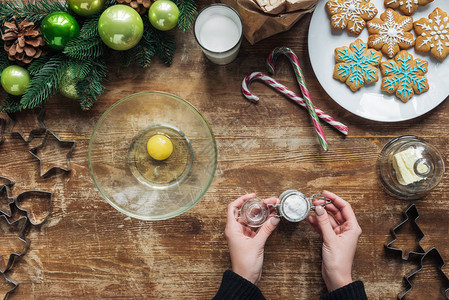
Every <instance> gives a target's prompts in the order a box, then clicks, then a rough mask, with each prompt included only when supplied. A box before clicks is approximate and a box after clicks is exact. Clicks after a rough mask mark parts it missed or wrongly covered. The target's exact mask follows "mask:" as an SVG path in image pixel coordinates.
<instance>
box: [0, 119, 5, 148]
mask: <svg viewBox="0 0 449 300" xmlns="http://www.w3.org/2000/svg"><path fill="white" fill-rule="evenodd" d="M5 128H6V121H5V119H2V118H0V145H1V144H3V142H4V141H5Z"/></svg>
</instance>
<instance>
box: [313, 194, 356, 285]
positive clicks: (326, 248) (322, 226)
mask: <svg viewBox="0 0 449 300" xmlns="http://www.w3.org/2000/svg"><path fill="white" fill-rule="evenodd" d="M323 195H324V196H326V197H328V198H329V199H331V200H332V204H328V205H326V207H325V208H323V207H322V206H317V207H316V208H315V213H316V216H309V218H308V220H309V222H310V224H312V226H313V227H314V228H315V230H316V231H317V232H318V233H319V234H320V235H321V237H322V238H323V249H322V255H323V262H322V265H321V272H322V275H323V279H324V282H325V283H326V287H327V289H328V291H329V292H331V291H333V290H336V289H338V288H341V287H343V286H345V285H347V284H349V283H351V282H352V275H351V271H352V262H353V260H354V255H355V251H356V248H357V243H358V240H359V237H360V235H361V234H362V229H361V228H360V226H359V224H358V223H357V219H356V217H355V214H354V211H353V210H352V208H351V205H350V204H349V203H348V202H346V201H345V200H343V199H342V198H340V197H338V196H337V195H335V194H333V193H331V192H328V191H323ZM328 212H330V213H331V214H332V215H330V214H328Z"/></svg>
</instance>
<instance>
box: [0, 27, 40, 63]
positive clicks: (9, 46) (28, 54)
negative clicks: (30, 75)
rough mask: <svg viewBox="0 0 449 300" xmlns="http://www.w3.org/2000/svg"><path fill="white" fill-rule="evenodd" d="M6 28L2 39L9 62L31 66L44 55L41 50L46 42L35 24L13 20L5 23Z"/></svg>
mask: <svg viewBox="0 0 449 300" xmlns="http://www.w3.org/2000/svg"><path fill="white" fill-rule="evenodd" d="M4 27H5V29H4V33H3V35H2V39H3V41H5V44H4V49H5V51H6V52H7V53H8V58H9V60H11V61H18V62H22V63H23V64H29V63H31V62H32V61H33V59H36V58H39V57H40V56H41V55H42V49H41V48H42V47H43V46H44V45H45V42H44V40H43V38H42V35H41V32H40V30H39V29H38V28H36V26H35V25H34V23H33V22H28V21H27V20H23V21H22V22H20V23H17V21H16V20H13V21H12V22H5V25H4Z"/></svg>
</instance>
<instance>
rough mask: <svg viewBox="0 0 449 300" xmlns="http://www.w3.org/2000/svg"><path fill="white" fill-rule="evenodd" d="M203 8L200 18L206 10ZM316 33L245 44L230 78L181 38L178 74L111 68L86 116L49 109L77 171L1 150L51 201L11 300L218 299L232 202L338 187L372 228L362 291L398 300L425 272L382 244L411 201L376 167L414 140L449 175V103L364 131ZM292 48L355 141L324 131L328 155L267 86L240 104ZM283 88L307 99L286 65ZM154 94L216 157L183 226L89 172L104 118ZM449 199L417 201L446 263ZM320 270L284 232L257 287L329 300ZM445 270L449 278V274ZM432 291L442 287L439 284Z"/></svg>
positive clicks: (23, 148)
mask: <svg viewBox="0 0 449 300" xmlns="http://www.w3.org/2000/svg"><path fill="white" fill-rule="evenodd" d="M198 3H199V7H200V8H202V7H204V6H205V5H206V4H207V1H199V2H198ZM309 22H310V15H308V16H306V17H304V18H303V19H302V20H301V21H299V22H298V23H297V24H296V25H295V26H294V27H293V28H292V29H291V30H290V31H289V32H286V33H281V34H278V35H276V36H274V37H272V38H269V39H266V40H264V41H261V42H259V43H258V44H256V45H255V46H251V45H250V44H248V43H247V42H246V41H244V42H243V44H242V48H241V51H240V54H239V57H238V59H237V60H236V61H235V62H233V63H231V64H229V65H226V66H216V65H214V64H212V63H210V62H209V61H207V59H206V58H205V57H204V56H203V54H202V52H201V49H200V47H199V46H198V45H197V44H196V42H195V39H194V37H193V34H192V32H188V33H186V34H181V33H177V34H176V35H177V42H178V48H177V50H176V55H175V60H174V62H173V65H172V66H171V67H167V66H165V65H163V64H162V63H161V62H159V61H157V60H155V61H154V63H153V65H152V66H151V67H150V68H148V69H145V70H142V69H140V68H138V67H129V68H124V67H122V66H120V64H119V63H117V60H116V58H114V57H111V58H110V61H109V78H108V79H109V81H108V82H107V83H106V87H107V90H106V91H105V93H104V94H103V96H102V97H101V99H100V100H99V101H98V103H96V104H95V106H94V107H93V108H92V110H91V111H88V112H83V111H81V110H80V108H79V105H78V103H76V102H74V101H72V100H69V99H66V98H63V97H61V96H55V97H53V98H52V99H51V100H50V101H49V102H48V104H47V115H46V118H45V124H46V126H47V128H49V129H51V130H53V131H55V132H56V133H57V134H58V135H59V137H60V138H62V139H65V140H75V141H76V143H77V144H76V148H75V150H74V152H73V153H72V157H71V165H72V171H71V172H70V173H64V172H56V173H54V174H52V175H51V176H49V177H47V178H45V179H43V178H41V177H40V176H39V174H38V170H39V168H38V167H39V166H38V162H37V161H36V160H35V159H34V158H33V157H32V156H31V155H30V154H29V153H28V149H29V148H30V145H27V144H26V143H24V142H23V141H21V140H20V138H18V137H17V136H11V135H7V136H6V140H5V143H4V144H3V145H1V146H0V175H2V176H7V177H10V178H13V179H14V180H15V181H16V185H15V186H14V189H13V194H14V196H17V195H18V194H19V193H21V192H22V191H25V190H29V189H43V190H49V191H52V192H53V193H54V203H53V210H52V214H51V217H50V219H49V221H48V222H47V223H46V224H45V225H43V226H41V227H40V228H37V229H36V228H33V229H32V230H31V232H30V234H29V235H28V238H29V239H30V240H31V247H30V249H29V250H28V252H27V254H26V255H25V256H24V257H22V258H21V259H20V260H19V262H18V263H17V264H16V265H15V266H14V268H13V271H12V272H11V273H10V275H11V277H13V278H14V279H15V280H17V281H19V282H20V286H19V287H18V289H17V290H16V292H15V293H14V294H13V295H12V296H11V298H10V299H100V298H103V299H210V298H211V297H213V295H214V294H215V292H216V291H217V289H218V287H219V284H220V281H221V276H222V272H223V271H225V270H226V269H228V268H229V267H230V260H229V253H228V249H227V244H226V241H225V239H224V235H223V231H224V228H225V216H226V206H227V204H228V203H229V202H230V201H232V200H234V199H235V198H237V197H238V196H240V195H242V194H245V193H248V192H257V194H258V196H260V197H263V198H267V197H270V196H277V195H279V194H280V193H281V192H282V191H284V190H286V189H289V188H295V189H298V190H300V191H302V192H303V193H305V194H308V195H310V194H313V193H317V192H320V191H321V190H323V189H327V190H330V191H333V192H335V193H337V194H339V195H341V196H342V197H343V198H345V199H346V200H348V201H349V202H350V203H351V204H352V206H353V208H354V210H355V212H356V215H357V218H358V221H359V223H360V225H361V227H362V229H363V235H362V237H361V239H360V243H359V247H358V250H357V255H356V259H355V262H354V268H353V270H354V271H353V273H354V274H353V277H354V279H360V280H363V281H364V283H365V286H366V291H367V294H368V297H369V298H370V299H395V298H396V295H397V294H398V293H399V292H400V291H401V290H402V288H403V281H402V277H403V276H404V275H405V274H406V273H408V272H409V271H410V270H412V269H413V268H414V267H416V264H415V263H412V262H404V261H401V260H400V259H398V258H397V257H392V256H391V255H388V254H387V253H385V250H384V246H383V244H384V243H385V242H387V241H389V240H390V234H389V229H390V228H391V227H392V226H394V225H395V224H397V223H398V222H399V221H400V220H401V218H402V216H401V213H402V211H403V210H404V209H405V208H406V207H407V206H408V204H409V203H410V202H408V201H402V200H397V199H395V198H392V197H390V196H389V195H387V194H386V193H385V192H384V191H383V189H382V187H381V186H380V183H379V180H378V176H377V173H376V168H375V163H376V159H377V157H378V154H379V152H380V150H381V149H382V147H383V145H384V144H385V143H387V142H388V141H389V140H390V139H391V138H393V137H396V136H400V135H404V134H414V135H418V136H420V137H423V138H425V139H426V140H427V141H429V142H430V143H432V144H433V145H434V146H436V147H437V148H438V149H439V150H440V151H441V153H442V155H443V157H444V158H445V162H446V163H447V162H448V161H447V157H448V155H449V147H448V144H449V135H448V127H449V115H448V113H447V111H448V109H449V104H448V102H447V101H445V102H443V103H442V104H441V105H439V106H438V107H437V108H436V109H434V110H433V111H431V112H429V113H427V114H426V115H424V116H422V117H419V118H417V119H415V120H410V121H405V122H400V123H379V122H372V121H367V120H365V119H362V118H359V117H357V116H355V115H353V114H351V113H349V112H347V111H345V110H344V109H343V108H341V107H340V106H338V105H337V104H336V103H335V102H334V101H333V100H332V99H330V98H329V96H327V94H326V93H325V92H324V90H323V88H322V87H321V86H320V84H319V82H318V81H317V79H316V78H315V76H314V73H313V70H312V67H311V65H310V61H309V58H308V49H307V33H308V25H309ZM281 45H284V46H288V47H290V48H292V49H293V50H294V51H295V52H296V54H297V55H298V57H299V61H300V62H301V64H302V67H303V69H304V73H305V76H306V81H307V84H308V86H309V88H310V91H311V96H312V99H313V101H314V104H315V105H316V106H317V107H320V108H321V109H322V110H323V111H325V112H327V113H328V114H330V115H332V116H334V117H335V118H336V119H338V120H340V121H341V122H343V123H345V124H347V125H349V135H348V136H347V137H343V136H342V135H341V134H340V133H338V132H337V131H336V130H334V129H333V128H331V127H330V126H328V125H323V129H324V131H325V134H326V137H327V139H328V142H329V148H330V150H329V152H328V153H324V152H322V151H321V150H320V146H319V143H318V140H317V138H316V136H315V133H314V130H313V127H312V125H311V122H310V120H309V118H308V116H307V114H306V111H305V110H304V109H302V108H299V107H298V106H296V105H295V104H294V103H291V102H289V101H287V100H286V99H285V98H284V97H283V96H281V95H279V94H277V93H276V92H275V91H273V90H272V89H270V88H268V87H266V86H264V85H263V84H261V83H254V84H253V85H252V90H253V91H254V93H256V94H257V95H258V96H259V97H260V98H261V101H260V103H259V104H257V105H254V104H252V103H249V102H247V101H246V100H244V98H243V97H242V95H241V93H240V84H241V80H242V79H243V77H244V76H245V75H247V74H249V73H250V72H253V71H265V66H264V62H265V57H266V55H267V54H268V53H269V51H271V50H272V49H273V48H274V47H276V46H281ZM275 78H276V79H277V80H279V81H280V82H281V83H283V84H285V85H287V86H288V87H290V88H292V89H293V90H295V91H298V88H297V85H296V83H295V79H294V75H293V71H292V70H291V67H290V65H289V63H288V61H287V60H286V59H280V60H279V62H278V66H277V73H276V75H275ZM148 90H159V91H166V92H169V93H173V94H176V95H179V96H180V97H182V98H184V99H187V100H188V101H190V102H191V103H193V105H195V106H196V107H197V108H198V109H199V110H200V111H201V112H202V113H203V114H204V116H205V117H206V119H207V120H208V121H209V122H210V124H211V126H212V128H213V131H214V133H215V136H216V141H217V146H218V167H217V172H216V175H215V178H214V181H213V183H212V185H211V187H210V188H209V191H208V192H207V193H206V195H205V196H204V197H203V199H202V200H201V201H200V202H199V203H198V204H197V205H196V206H194V207H193V208H192V209H190V210H189V211H188V212H186V213H184V214H182V215H181V216H178V217H176V218H173V219H170V220H166V221H159V222H144V221H139V220H136V219H131V218H128V217H126V216H125V215H122V214H120V213H119V212H117V211H116V210H114V209H113V208H112V207H111V206H110V205H109V204H107V202H106V201H105V200H103V198H102V197H101V196H100V194H99V193H98V192H97V190H96V189H95V187H94V185H93V183H92V180H91V177H90V174H89V168H88V162H87V151H88V142H89V138H90V134H91V131H92V129H93V127H94V124H95V123H96V122H97V120H98V119H99V117H100V116H101V114H102V113H103V112H104V111H105V110H106V109H107V108H108V107H109V106H110V105H111V104H113V103H114V102H116V101H117V100H119V99H121V98H122V97H124V96H127V95H129V94H131V93H135V92H140V91H148ZM41 138H42V136H40V137H39V136H38V137H37V138H36V139H35V141H33V142H32V143H38V142H39V141H40V139H41ZM448 187H449V179H448V177H447V176H445V177H444V178H443V180H442V182H441V184H440V185H439V186H438V187H437V188H436V189H435V190H434V191H432V192H431V193H430V194H429V195H428V196H427V197H426V198H424V199H421V200H417V201H415V202H414V203H416V205H417V207H418V210H419V212H420V213H421V217H420V218H419V221H418V224H419V225H420V226H421V228H422V230H423V231H424V233H425V234H426V237H425V239H424V240H423V242H422V246H423V247H424V248H425V249H428V248H430V247H432V246H434V247H437V248H438V250H439V251H440V253H441V254H442V256H443V258H444V259H445V260H446V261H449V247H448V244H449V237H448V236H449V200H448V198H449V193H448V190H447V188H448ZM320 263H321V240H320V238H319V236H318V235H317V234H316V233H315V232H314V231H313V229H312V228H311V226H310V225H309V224H307V223H306V222H301V223H299V224H290V223H287V222H284V221H283V222H281V224H280V226H279V227H278V229H277V230H276V231H275V232H274V233H273V235H272V236H271V237H270V239H269V240H268V242H267V245H266V255H265V263H264V275H263V278H262V281H261V282H260V285H259V286H260V288H261V290H262V291H263V293H264V295H265V296H266V298H267V299H317V298H318V297H319V295H320V294H322V293H324V292H325V291H326V289H325V285H324V283H323V281H322V279H321V272H320V268H321V266H320ZM445 271H446V274H449V267H447V266H446V267H445ZM424 280H428V281H429V286H431V283H430V281H432V277H431V276H427V277H425V278H424ZM424 292H426V291H424ZM424 297H425V296H423V295H414V299H424ZM427 299H428V298H427Z"/></svg>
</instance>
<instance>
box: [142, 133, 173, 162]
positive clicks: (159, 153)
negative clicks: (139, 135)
mask: <svg viewBox="0 0 449 300" xmlns="http://www.w3.org/2000/svg"><path fill="white" fill-rule="evenodd" d="M147 151H148V154H150V156H151V157H152V158H154V159H156V160H164V159H167V158H169V157H170V155H171V154H172V153H173V143H172V141H171V140H170V139H169V138H168V137H167V136H165V135H162V134H156V135H153V136H152V137H151V138H150V139H149V140H148V143H147Z"/></svg>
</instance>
